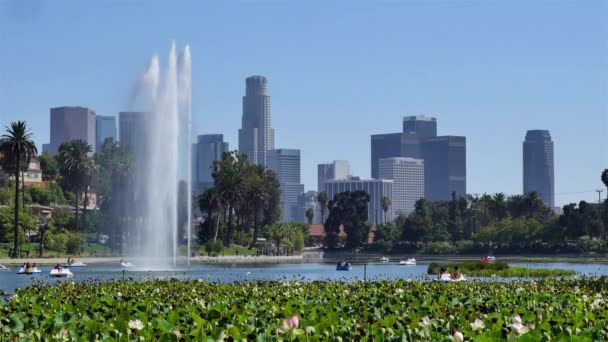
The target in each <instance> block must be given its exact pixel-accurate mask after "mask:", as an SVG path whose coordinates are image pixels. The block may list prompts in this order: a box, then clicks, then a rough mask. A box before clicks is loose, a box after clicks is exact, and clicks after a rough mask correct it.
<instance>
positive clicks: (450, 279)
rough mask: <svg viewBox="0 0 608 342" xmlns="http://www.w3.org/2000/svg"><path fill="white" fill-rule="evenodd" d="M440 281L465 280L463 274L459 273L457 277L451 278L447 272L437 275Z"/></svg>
mask: <svg viewBox="0 0 608 342" xmlns="http://www.w3.org/2000/svg"><path fill="white" fill-rule="evenodd" d="M439 280H440V281H465V280H467V279H466V278H465V277H464V275H462V274H461V275H460V277H459V278H458V279H452V275H451V274H449V273H444V274H442V275H441V276H440V277H439Z"/></svg>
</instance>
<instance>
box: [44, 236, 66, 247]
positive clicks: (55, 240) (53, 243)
mask: <svg viewBox="0 0 608 342" xmlns="http://www.w3.org/2000/svg"><path fill="white" fill-rule="evenodd" d="M68 239H69V236H68V235H66V234H63V233H56V234H53V233H51V232H47V233H46V234H44V248H45V249H47V250H50V251H65V248H66V244H67V242H68Z"/></svg>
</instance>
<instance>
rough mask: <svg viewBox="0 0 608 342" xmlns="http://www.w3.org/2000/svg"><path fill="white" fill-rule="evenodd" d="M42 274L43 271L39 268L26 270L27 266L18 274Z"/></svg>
mask: <svg viewBox="0 0 608 342" xmlns="http://www.w3.org/2000/svg"><path fill="white" fill-rule="evenodd" d="M40 272H42V271H41V270H39V269H38V267H30V268H25V266H22V267H21V268H20V269H19V272H17V274H35V273H40Z"/></svg>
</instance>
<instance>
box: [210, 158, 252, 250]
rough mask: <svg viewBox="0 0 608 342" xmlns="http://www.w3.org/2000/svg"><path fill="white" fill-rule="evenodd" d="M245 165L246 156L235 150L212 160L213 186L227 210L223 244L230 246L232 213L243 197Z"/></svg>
mask: <svg viewBox="0 0 608 342" xmlns="http://www.w3.org/2000/svg"><path fill="white" fill-rule="evenodd" d="M247 165H248V164H247V158H246V157H245V156H243V155H237V154H236V152H224V155H223V156H222V160H220V161H215V162H214V168H215V171H214V172H213V178H214V180H215V186H216V188H217V190H218V192H219V193H220V196H221V197H222V202H223V203H224V205H225V208H226V210H227V211H228V229H226V234H225V235H224V245H225V246H230V239H231V237H232V217H233V215H232V214H233V212H234V210H235V208H236V207H237V205H238V203H239V202H240V200H241V198H242V197H243V193H244V191H243V172H244V170H245V169H246V166H247Z"/></svg>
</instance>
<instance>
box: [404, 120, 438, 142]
mask: <svg viewBox="0 0 608 342" xmlns="http://www.w3.org/2000/svg"><path fill="white" fill-rule="evenodd" d="M403 133H405V134H408V135H415V136H417V137H419V138H433V137H436V136H437V119H436V118H434V117H432V116H425V115H418V116H406V117H404V118H403Z"/></svg>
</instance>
